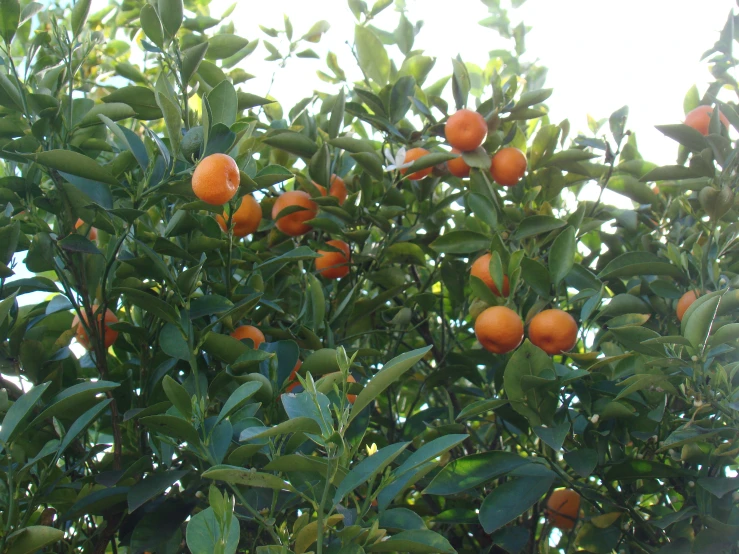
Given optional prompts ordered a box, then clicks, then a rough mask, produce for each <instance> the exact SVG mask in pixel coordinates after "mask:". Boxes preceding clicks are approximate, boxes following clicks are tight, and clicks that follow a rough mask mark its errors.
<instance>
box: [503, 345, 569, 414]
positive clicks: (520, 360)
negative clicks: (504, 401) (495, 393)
mask: <svg viewBox="0 0 739 554" xmlns="http://www.w3.org/2000/svg"><path fill="white" fill-rule="evenodd" d="M531 377H533V378H535V379H543V380H545V381H549V380H551V382H552V383H556V381H555V379H554V364H553V363H552V358H551V357H550V356H548V355H547V353H546V352H544V351H543V350H541V349H540V348H537V347H536V346H534V345H533V344H531V342H529V340H528V339H526V340H524V343H523V344H522V345H521V346H520V347H518V349H517V350H516V351H515V352H514V353H513V356H511V359H510V360H509V361H508V364H507V365H506V368H505V373H504V376H503V386H504V387H505V391H506V395H507V396H508V399H509V400H510V401H511V407H512V408H513V409H514V410H516V411H517V412H518V413H520V414H521V415H522V416H524V417H525V418H526V419H527V420H528V421H529V423H530V424H531V425H541V424H542V423H549V422H550V420H551V418H552V417H553V416H554V411H555V410H556V408H557V398H556V396H554V395H552V394H550V393H549V391H547V390H546V389H545V388H544V387H534V388H529V389H527V388H525V387H527V379H529V378H531Z"/></svg>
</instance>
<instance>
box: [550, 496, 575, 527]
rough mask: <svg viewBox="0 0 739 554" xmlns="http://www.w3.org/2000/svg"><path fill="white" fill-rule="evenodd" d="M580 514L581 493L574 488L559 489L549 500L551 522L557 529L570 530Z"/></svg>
mask: <svg viewBox="0 0 739 554" xmlns="http://www.w3.org/2000/svg"><path fill="white" fill-rule="evenodd" d="M578 515H580V495H579V494H577V493H576V492H575V491H573V490H572V489H558V490H556V491H554V492H553V493H552V495H551V496H550V497H549V500H547V517H548V518H549V523H551V524H552V526H553V527H556V528H557V529H564V530H567V531H569V530H570V529H572V528H573V527H574V526H575V523H576V522H577V517H578Z"/></svg>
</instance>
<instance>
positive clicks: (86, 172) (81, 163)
mask: <svg viewBox="0 0 739 554" xmlns="http://www.w3.org/2000/svg"><path fill="white" fill-rule="evenodd" d="M33 159H34V160H35V161H36V162H38V163H40V164H41V165H45V166H47V167H50V168H52V169H56V170H59V171H63V172H64V173H69V174H70V175H75V176H77V177H84V178H85V179H90V180H92V181H99V182H101V183H107V184H109V185H117V184H118V180H117V179H116V178H115V177H113V174H112V173H111V172H110V169H109V168H108V167H103V166H101V165H100V164H98V163H97V162H96V161H95V160H93V159H92V158H88V157H87V156H85V155H83V154H79V153H77V152H73V151H71V150H47V151H45V152H39V153H37V154H34V155H33Z"/></svg>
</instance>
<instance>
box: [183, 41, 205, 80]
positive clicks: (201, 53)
mask: <svg viewBox="0 0 739 554" xmlns="http://www.w3.org/2000/svg"><path fill="white" fill-rule="evenodd" d="M209 47H210V45H209V43H207V42H201V43H200V44H196V45H195V46H193V47H191V48H188V49H187V50H184V51H183V52H182V69H181V72H182V82H183V83H189V82H190V79H191V78H192V76H193V75H195V72H196V71H197V70H198V67H200V62H202V61H203V59H204V58H205V54H206V53H207V52H208V49H209Z"/></svg>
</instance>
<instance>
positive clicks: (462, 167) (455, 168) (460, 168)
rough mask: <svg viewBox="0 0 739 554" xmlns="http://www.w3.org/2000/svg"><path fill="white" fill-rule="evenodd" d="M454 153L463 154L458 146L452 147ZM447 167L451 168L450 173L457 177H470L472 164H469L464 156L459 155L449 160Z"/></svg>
mask: <svg viewBox="0 0 739 554" xmlns="http://www.w3.org/2000/svg"><path fill="white" fill-rule="evenodd" d="M452 153H453V154H461V152H460V151H459V150H457V149H456V148H452ZM446 166H447V168H448V169H449V173H451V174H452V175H454V176H455V177H469V176H470V166H468V165H467V164H466V163H465V161H464V158H462V156H459V157H458V158H454V159H453V160H449V161H448V162H447V163H446Z"/></svg>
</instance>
